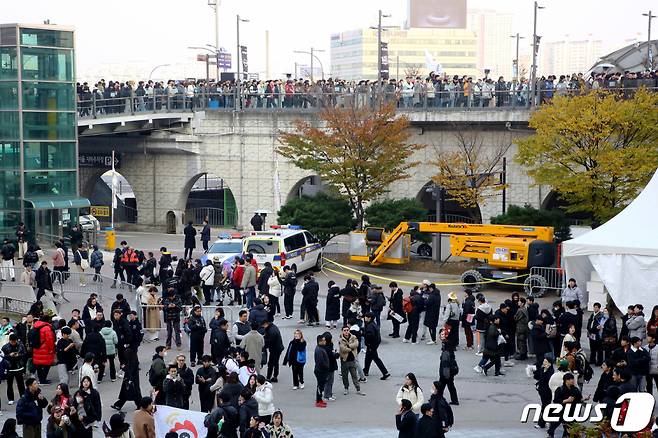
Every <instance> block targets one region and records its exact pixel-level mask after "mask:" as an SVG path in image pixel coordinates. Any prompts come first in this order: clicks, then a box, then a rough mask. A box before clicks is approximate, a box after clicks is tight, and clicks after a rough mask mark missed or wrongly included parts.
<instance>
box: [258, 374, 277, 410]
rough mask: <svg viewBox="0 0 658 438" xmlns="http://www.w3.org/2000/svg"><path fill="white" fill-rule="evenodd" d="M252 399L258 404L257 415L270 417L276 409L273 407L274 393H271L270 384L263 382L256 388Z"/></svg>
mask: <svg viewBox="0 0 658 438" xmlns="http://www.w3.org/2000/svg"><path fill="white" fill-rule="evenodd" d="M254 398H255V399H256V401H257V402H258V415H259V416H263V415H272V414H273V413H274V411H275V410H276V408H275V407H274V392H273V391H272V384H271V383H270V382H265V383H264V384H263V385H261V386H259V387H257V388H256V392H255V393H254Z"/></svg>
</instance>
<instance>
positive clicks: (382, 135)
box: [277, 105, 425, 228]
mask: <svg viewBox="0 0 658 438" xmlns="http://www.w3.org/2000/svg"><path fill="white" fill-rule="evenodd" d="M315 125H316V124H311V123H309V122H306V121H301V120H299V121H297V122H295V130H294V131H293V132H281V133H280V137H279V141H280V143H281V145H280V146H279V147H278V148H277V152H278V153H279V154H280V155H282V156H283V157H285V158H287V159H289V160H290V161H292V162H293V163H294V164H295V165H296V166H297V167H299V168H301V169H306V170H313V171H315V172H317V173H318V175H320V177H321V178H322V181H323V182H324V183H326V184H328V185H329V186H331V187H333V188H335V189H336V190H337V192H338V193H339V194H340V196H342V197H344V198H345V199H347V201H348V202H349V203H350V207H351V208H352V211H353V212H354V216H355V218H356V220H357V224H358V226H359V228H363V217H364V212H365V207H366V205H367V204H368V203H369V202H371V201H373V200H375V199H377V198H378V197H380V196H381V195H382V194H384V193H386V192H387V191H388V187H389V186H390V184H391V183H392V182H394V181H399V180H403V179H407V178H409V173H408V172H409V170H410V169H412V168H414V167H415V166H417V165H418V164H419V163H418V162H417V161H410V157H411V156H412V155H413V154H414V152H416V151H418V150H420V149H422V148H424V147H425V145H421V144H408V143H407V142H406V141H407V140H408V139H409V137H410V135H411V134H410V132H409V131H408V130H407V128H408V127H409V120H408V119H407V118H406V117H404V116H397V115H396V113H395V106H394V105H382V106H381V107H379V108H375V109H371V108H355V107H353V106H351V107H347V108H327V109H325V110H324V111H323V112H322V113H321V115H320V124H319V126H320V127H316V126H315Z"/></svg>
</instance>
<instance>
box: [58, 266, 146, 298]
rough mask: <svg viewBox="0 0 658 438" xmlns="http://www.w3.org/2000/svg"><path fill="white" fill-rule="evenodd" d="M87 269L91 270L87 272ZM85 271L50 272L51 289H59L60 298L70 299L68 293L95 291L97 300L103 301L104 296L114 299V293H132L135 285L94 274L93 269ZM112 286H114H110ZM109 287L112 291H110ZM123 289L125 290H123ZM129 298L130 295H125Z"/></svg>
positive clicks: (83, 293) (87, 293) (89, 292)
mask: <svg viewBox="0 0 658 438" xmlns="http://www.w3.org/2000/svg"><path fill="white" fill-rule="evenodd" d="M88 271H91V273H89V272H88ZM88 271H87V272H79V271H68V272H60V271H53V272H51V279H52V282H53V289H59V291H60V292H61V295H62V298H63V299H64V300H66V301H70V300H69V299H68V298H67V296H68V295H69V294H81V295H87V296H88V295H90V294H92V293H95V294H96V295H98V297H99V300H100V301H103V299H104V298H108V299H110V300H114V298H115V294H116V293H119V292H120V293H123V294H124V295H125V294H126V293H129V294H131V295H132V294H134V293H135V286H133V285H132V284H130V283H127V282H125V281H121V280H114V279H113V278H111V277H106V276H104V275H100V274H96V273H94V272H93V269H91V268H89V270H88ZM112 286H115V287H114V288H112ZM110 289H111V290H112V292H110ZM123 291H125V292H123ZM126 298H127V299H130V298H131V297H130V296H127V297H126Z"/></svg>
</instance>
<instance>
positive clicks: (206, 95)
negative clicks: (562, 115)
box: [78, 87, 658, 119]
mask: <svg viewBox="0 0 658 438" xmlns="http://www.w3.org/2000/svg"><path fill="white" fill-rule="evenodd" d="M645 88H646V87H645ZM647 89H649V90H651V91H657V90H658V88H657V87H651V88H647ZM637 90H638V88H601V89H596V90H559V91H558V90H552V91H549V90H539V91H538V93H537V95H536V96H535V100H536V102H535V103H536V104H537V105H542V104H546V103H549V102H550V101H551V99H552V98H553V96H558V95H566V96H575V95H579V94H583V93H587V92H590V91H591V92H596V91H606V92H610V93H614V94H616V95H618V96H619V98H621V99H627V98H631V97H632V96H633V95H634V94H635V92H636V91H637ZM238 97H239V98H238ZM382 103H394V104H395V105H396V106H397V108H399V110H400V111H449V110H455V109H456V110H463V109H489V110H503V109H509V108H518V109H523V108H529V107H530V105H531V103H532V102H531V95H530V90H528V89H517V90H498V91H491V92H488V91H486V92H482V91H477V90H471V91H467V92H464V91H463V90H460V91H456V90H452V91H432V89H423V90H420V91H417V90H416V91H413V92H411V91H410V92H405V91H400V90H387V89H384V90H383V91H377V90H371V91H364V92H360V91H336V92H313V91H305V92H301V93H293V94H290V93H288V94H286V93H268V92H260V91H253V90H249V89H246V90H243V91H242V92H241V93H240V96H238V94H237V92H236V90H235V89H229V90H224V91H207V90H204V89H200V90H197V91H196V92H194V93H187V92H186V93H173V94H172V93H170V94H150V95H143V96H138V95H137V94H136V93H135V92H134V91H133V92H132V93H131V94H130V95H127V96H121V97H110V98H103V97H99V96H97V95H96V94H92V95H91V97H89V98H79V99H78V116H79V117H80V118H81V119H96V118H99V117H115V116H125V115H136V114H148V113H178V112H192V111H205V110H217V111H222V110H224V111H235V110H238V111H286V110H295V111H300V110H308V111H317V110H322V109H324V108H329V107H334V108H336V107H337V108H340V107H356V108H363V107H372V108H374V107H377V106H379V105H381V104H382Z"/></svg>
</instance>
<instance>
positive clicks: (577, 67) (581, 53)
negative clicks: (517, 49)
mask: <svg viewBox="0 0 658 438" xmlns="http://www.w3.org/2000/svg"><path fill="white" fill-rule="evenodd" d="M602 55H605V53H604V49H603V42H602V41H601V40H593V39H591V38H584V39H572V38H569V37H567V38H565V39H564V40H561V41H546V42H544V41H542V42H541V44H540V46H539V62H538V73H537V74H539V75H550V74H553V75H556V76H557V77H559V76H560V75H571V74H572V73H583V74H586V73H587V71H588V70H589V69H590V68H591V67H592V65H594V63H595V62H596V60H597V59H598V58H599V57H600V56H602Z"/></svg>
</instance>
